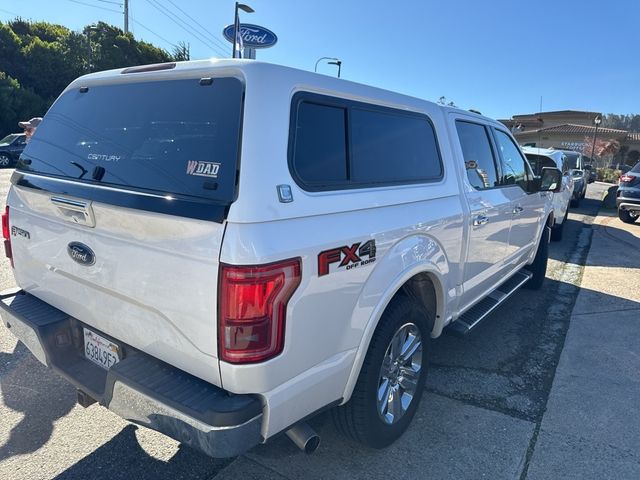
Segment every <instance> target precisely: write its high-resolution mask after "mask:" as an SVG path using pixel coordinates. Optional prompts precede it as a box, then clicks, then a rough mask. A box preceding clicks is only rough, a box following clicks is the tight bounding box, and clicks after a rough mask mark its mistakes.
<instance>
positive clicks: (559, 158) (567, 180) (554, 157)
mask: <svg viewBox="0 0 640 480" xmlns="http://www.w3.org/2000/svg"><path fill="white" fill-rule="evenodd" d="M522 151H523V152H524V154H525V155H526V156H527V159H528V160H529V163H530V164H531V167H532V168H533V172H534V174H536V175H542V169H543V168H544V167H555V168H557V169H559V170H560V171H561V172H562V187H561V188H560V191H559V192H555V193H552V194H551V195H553V227H552V228H551V240H554V241H559V240H562V232H563V231H564V225H565V222H566V220H567V216H568V215H569V205H570V203H571V201H572V199H573V194H574V188H575V184H574V180H573V175H572V167H571V162H570V159H569V158H568V156H567V155H565V154H564V152H562V151H561V150H555V149H553V148H537V147H522Z"/></svg>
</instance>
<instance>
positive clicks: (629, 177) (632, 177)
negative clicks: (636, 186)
mask: <svg viewBox="0 0 640 480" xmlns="http://www.w3.org/2000/svg"><path fill="white" fill-rule="evenodd" d="M635 179H636V177H635V175H629V174H624V175H621V176H620V183H623V182H625V183H626V182H633V181H634V180H635Z"/></svg>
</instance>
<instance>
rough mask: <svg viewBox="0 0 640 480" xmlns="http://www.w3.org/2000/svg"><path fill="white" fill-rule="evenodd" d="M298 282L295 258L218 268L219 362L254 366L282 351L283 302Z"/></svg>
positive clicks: (298, 264) (298, 265)
mask: <svg viewBox="0 0 640 480" xmlns="http://www.w3.org/2000/svg"><path fill="white" fill-rule="evenodd" d="M300 279H301V262H300V259H299V258H294V259H290V260H284V261H282V262H277V263H270V264H267V265H250V266H233V265H224V264H223V265H221V271H220V285H219V290H218V312H219V315H218V346H219V352H218V353H219V357H220V359H221V360H224V361H226V362H229V363H255V362H262V361H264V360H267V359H269V358H272V357H275V356H276V355H278V354H279V353H280V352H282V349H283V348H284V330H285V317H286V311H287V303H288V302H289V299H290V298H291V296H292V295H293V293H294V292H295V290H296V288H298V285H300Z"/></svg>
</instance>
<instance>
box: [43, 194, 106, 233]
mask: <svg viewBox="0 0 640 480" xmlns="http://www.w3.org/2000/svg"><path fill="white" fill-rule="evenodd" d="M51 203H53V204H54V205H55V206H56V207H58V210H59V213H60V215H61V216H62V218H64V219H65V220H67V221H68V222H71V223H76V224H78V225H85V226H87V227H95V226H96V221H95V217H94V216H93V208H91V202H83V201H80V200H72V199H70V198H64V197H51Z"/></svg>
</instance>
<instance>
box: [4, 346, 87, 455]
mask: <svg viewBox="0 0 640 480" xmlns="http://www.w3.org/2000/svg"><path fill="white" fill-rule="evenodd" d="M53 395H55V396H53ZM0 396H1V397H2V402H3V403H4V404H5V405H6V406H7V407H8V408H10V409H12V410H14V411H16V412H21V413H23V414H24V417H23V418H22V420H20V422H19V423H18V424H17V425H15V426H14V427H13V428H12V429H11V432H10V434H9V440H8V441H7V442H6V443H5V444H4V445H2V446H0V461H2V460H4V459H6V458H9V457H11V456H14V455H22V454H26V453H31V452H35V451H36V450H38V449H39V448H40V447H41V446H43V445H44V444H45V443H47V441H48V440H49V438H50V437H51V433H52V432H53V422H55V421H56V420H58V419H59V418H61V417H63V416H65V415H66V414H67V413H69V411H70V410H71V409H72V408H73V407H74V405H75V404H76V394H75V389H74V388H73V387H72V386H71V385H69V384H68V383H67V382H65V381H64V380H63V379H62V378H60V377H58V376H57V375H55V374H54V373H53V372H51V371H50V370H48V369H47V368H46V367H44V366H43V365H41V364H40V363H39V362H38V361H37V360H36V359H35V358H34V357H33V356H32V355H31V353H30V352H29V350H28V349H27V347H25V346H24V345H23V344H22V343H21V342H18V343H17V344H16V347H15V349H14V351H13V353H4V352H0Z"/></svg>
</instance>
